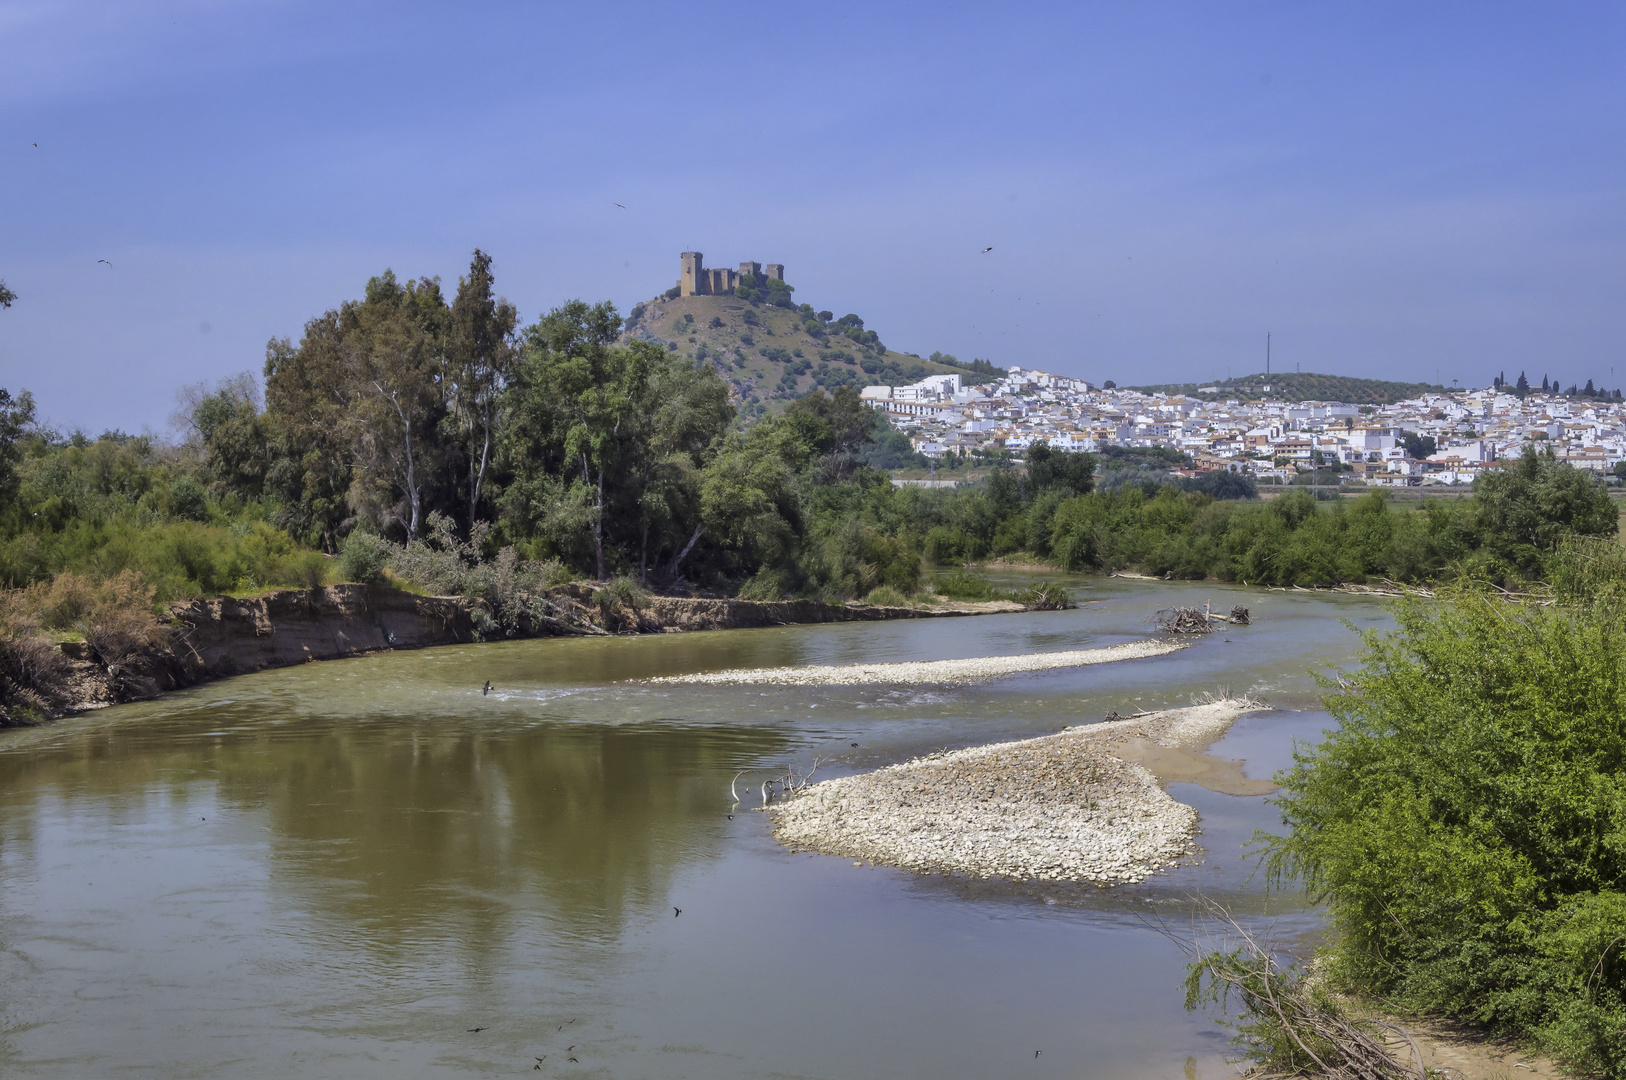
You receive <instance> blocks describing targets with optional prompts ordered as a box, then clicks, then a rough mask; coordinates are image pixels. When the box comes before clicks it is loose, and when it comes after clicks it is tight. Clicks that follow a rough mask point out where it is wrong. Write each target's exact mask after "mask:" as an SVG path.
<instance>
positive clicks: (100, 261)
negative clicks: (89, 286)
mask: <svg viewBox="0 0 1626 1080" xmlns="http://www.w3.org/2000/svg"><path fill="white" fill-rule="evenodd" d="M96 261H97V262H99V263H107V268H108V269H109V270H111V269H113V264H112V263H110V262H107V260H106V259H97V260H96Z"/></svg>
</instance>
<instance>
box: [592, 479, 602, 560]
mask: <svg viewBox="0 0 1626 1080" xmlns="http://www.w3.org/2000/svg"><path fill="white" fill-rule="evenodd" d="M594 509H595V510H596V511H597V513H596V514H595V515H594V517H593V547H594V549H595V551H596V553H597V556H598V580H600V581H603V580H604V470H603V469H600V470H599V473H598V506H596V507H595V508H594Z"/></svg>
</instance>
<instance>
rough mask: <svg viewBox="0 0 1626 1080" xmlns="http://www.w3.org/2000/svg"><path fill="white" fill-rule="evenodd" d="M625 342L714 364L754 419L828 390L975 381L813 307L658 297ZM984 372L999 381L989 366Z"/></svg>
mask: <svg viewBox="0 0 1626 1080" xmlns="http://www.w3.org/2000/svg"><path fill="white" fill-rule="evenodd" d="M623 341H648V342H652V343H654V344H657V345H659V346H661V347H662V348H665V349H667V350H669V351H671V352H673V353H676V354H677V355H679V356H682V357H684V358H688V359H693V360H695V361H699V362H710V363H711V364H712V365H714V366H715V367H716V369H717V371H718V373H719V374H721V375H722V377H723V378H724V380H726V381H727V382H728V384H729V386H730V388H731V390H732V392H733V395H734V396H735V397H736V399H737V401H738V402H739V405H740V409H741V412H742V413H743V414H745V415H747V416H760V415H762V414H763V413H765V412H767V411H768V409H769V403H770V402H774V401H791V400H794V399H796V398H799V397H801V396H802V395H804V394H807V393H810V392H811V391H813V390H815V389H818V388H821V387H822V388H823V389H824V390H826V391H834V390H836V389H837V388H838V387H842V386H850V387H853V388H854V389H862V388H863V387H865V386H870V385H874V384H885V385H889V386H902V385H906V384H908V383H912V382H918V381H919V380H921V379H924V378H925V377H926V376H927V375H931V374H949V373H952V372H958V373H960V374H962V375H966V376H970V375H972V371H971V368H970V365H963V366H962V365H960V364H959V363H958V362H956V361H954V358H953V357H948V358H946V359H947V360H948V361H949V362H947V363H945V362H942V360H943V359H944V358H942V357H941V356H940V354H933V355H934V356H938V357H939V359H938V360H935V361H934V360H932V359H922V358H921V357H918V356H912V355H909V354H907V353H900V352H895V351H893V350H891V349H888V348H887V347H886V346H885V345H884V344H883V343H882V342H881V340H880V337H879V335H877V334H876V332H875V331H874V330H871V329H869V328H867V327H866V326H865V325H864V320H863V319H862V318H860V317H859V316H857V315H851V314H849V315H842V316H839V317H838V316H836V315H835V314H834V313H832V312H830V311H827V310H826V311H820V310H816V309H815V308H814V307H813V306H812V305H811V304H802V305H800V306H795V307H781V306H778V305H776V304H774V303H772V302H769V301H766V300H759V301H754V302H753V301H749V300H745V299H741V298H740V297H737V296H681V297H672V298H667V297H664V296H663V297H657V298H656V299H654V300H651V301H648V302H646V303H642V304H636V305H634V306H633V308H632V311H631V312H629V313H628V315H627V323H626V330H625V332H624V334H623ZM979 371H980V372H981V373H982V374H983V375H984V376H985V377H991V375H992V369H991V368H988V367H987V365H986V364H983V365H981V367H980V368H979Z"/></svg>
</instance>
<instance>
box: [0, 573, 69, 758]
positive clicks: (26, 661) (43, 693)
mask: <svg viewBox="0 0 1626 1080" xmlns="http://www.w3.org/2000/svg"><path fill="white" fill-rule="evenodd" d="M30 600H31V598H30V596H29V595H28V593H27V592H25V591H24V590H22V589H6V590H3V591H0V727H6V726H10V725H15V724H22V723H27V722H29V721H32V720H37V719H40V718H41V717H42V716H43V715H44V714H45V713H46V712H48V711H49V710H51V709H53V708H56V707H58V706H60V705H62V704H65V702H66V689H67V677H68V673H69V671H70V670H71V668H72V664H71V663H70V662H69V661H68V658H67V657H66V656H63V655H62V650H61V649H60V648H58V647H57V644H56V642H55V641H53V640H51V638H50V637H49V636H48V635H46V634H45V633H44V632H43V629H42V627H41V625H40V624H41V620H40V617H39V613H38V611H37V610H36V607H35V605H34V604H33V603H31V602H30Z"/></svg>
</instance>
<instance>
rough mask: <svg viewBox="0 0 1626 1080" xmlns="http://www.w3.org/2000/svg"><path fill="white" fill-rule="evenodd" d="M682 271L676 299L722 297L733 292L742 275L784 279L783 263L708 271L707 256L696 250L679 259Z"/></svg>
mask: <svg viewBox="0 0 1626 1080" xmlns="http://www.w3.org/2000/svg"><path fill="white" fill-rule="evenodd" d="M680 266H681V267H682V272H681V273H680V274H679V276H678V283H677V284H678V295H679V296H723V295H726V294H728V293H731V292H733V291H734V289H735V288H736V287H737V286H738V285H739V283H740V276H741V275H742V274H760V275H762V276H765V277H770V278H776V279H777V280H779V281H784V280H785V264H784V263H768V264H767V265H766V266H764V265H763V264H762V263H756V262H742V263H740V268H739V269H738V270H707V269H706V257H705V256H704V255H702V254H701V253H700V252H698V251H685V252H684V253H683V254H682V255H681V256H680Z"/></svg>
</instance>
